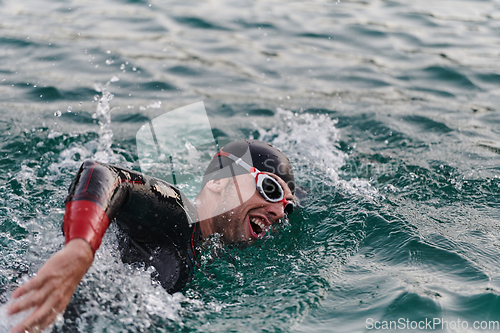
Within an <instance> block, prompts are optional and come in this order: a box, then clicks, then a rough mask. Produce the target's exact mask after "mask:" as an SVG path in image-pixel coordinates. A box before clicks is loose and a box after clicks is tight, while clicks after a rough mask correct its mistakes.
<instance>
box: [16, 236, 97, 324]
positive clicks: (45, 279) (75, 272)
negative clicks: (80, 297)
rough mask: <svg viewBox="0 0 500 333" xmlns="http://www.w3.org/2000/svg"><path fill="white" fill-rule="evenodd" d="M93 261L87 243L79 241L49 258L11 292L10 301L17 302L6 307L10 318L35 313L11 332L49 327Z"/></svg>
mask: <svg viewBox="0 0 500 333" xmlns="http://www.w3.org/2000/svg"><path fill="white" fill-rule="evenodd" d="M93 260H94V252H93V251H92V248H91V246H90V244H89V243H88V242H87V241H85V240H83V239H81V238H76V239H73V240H71V241H70V242H68V243H67V244H66V246H64V248H63V249H62V250H60V251H59V252H57V253H56V254H54V255H53V256H52V257H50V259H49V260H47V262H46V263H45V264H44V265H43V266H42V268H40V270H39V271H38V273H37V275H36V276H35V277H34V278H32V279H31V280H30V281H28V282H27V283H25V284H24V285H22V286H21V287H19V288H17V289H16V290H15V291H14V293H12V298H14V299H16V298H17V300H16V301H14V303H13V304H12V305H11V306H10V307H9V308H8V313H9V315H12V314H15V313H18V312H21V311H25V310H28V309H30V308H35V310H34V311H33V313H32V314H31V315H30V316H29V317H28V318H26V319H25V320H24V321H23V322H22V323H20V324H18V325H17V326H15V327H14V328H13V329H12V331H11V333H18V332H26V331H28V332H39V331H41V330H43V329H44V328H45V327H47V326H49V325H50V324H51V323H52V322H53V321H54V320H55V319H56V316H57V314H59V313H61V312H63V311H64V310H65V309H66V306H67V305H68V303H69V301H70V300H71V297H72V296H73V293H74V292H75V289H76V287H77V286H78V284H79V283H80V281H81V280H82V278H83V276H84V275H85V273H87V270H88V269H89V268H90V266H91V265H92V261H93ZM23 295H25V296H24V297H23V298H21V299H19V297H21V296H23Z"/></svg>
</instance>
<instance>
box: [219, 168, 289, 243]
mask: <svg viewBox="0 0 500 333" xmlns="http://www.w3.org/2000/svg"><path fill="white" fill-rule="evenodd" d="M264 173H266V174H268V175H269V176H271V177H273V178H274V179H276V180H277V181H278V182H279V184H280V185H281V187H282V188H283V190H284V196H285V198H286V199H287V200H289V201H292V200H293V195H292V192H291V191H290V188H289V187H288V185H286V183H285V182H284V181H283V180H282V179H281V178H279V177H278V176H276V175H274V174H272V173H268V172H264ZM225 181H227V184H226V186H225V189H224V190H223V192H222V194H221V200H220V201H219V204H218V205H217V209H216V215H217V216H215V217H214V226H215V228H216V232H218V233H220V234H222V237H223V239H224V240H225V241H226V242H228V243H236V242H248V241H253V240H256V239H258V238H262V237H263V236H264V235H265V234H266V232H267V231H268V230H269V228H270V227H271V225H273V224H274V223H277V222H278V221H279V220H280V219H282V218H283V217H284V216H285V212H284V209H285V204H284V203H283V202H274V203H273V202H269V201H267V200H265V199H264V198H263V197H262V196H261V195H260V194H259V192H258V191H257V189H256V186H255V179H254V178H253V177H252V176H251V175H250V174H243V175H238V176H236V177H233V178H226V179H225ZM238 192H240V193H239V194H238ZM228 207H231V208H232V207H236V208H232V209H228Z"/></svg>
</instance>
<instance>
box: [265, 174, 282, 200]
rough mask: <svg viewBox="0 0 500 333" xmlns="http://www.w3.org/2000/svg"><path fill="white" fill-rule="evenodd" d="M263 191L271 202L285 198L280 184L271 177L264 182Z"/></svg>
mask: <svg viewBox="0 0 500 333" xmlns="http://www.w3.org/2000/svg"><path fill="white" fill-rule="evenodd" d="M262 190H263V191H264V193H265V194H266V195H267V197H268V198H269V199H271V200H279V199H281V197H282V196H283V190H282V188H281V186H280V184H278V183H277V182H276V180H274V179H273V178H271V177H266V178H264V179H263V180H262Z"/></svg>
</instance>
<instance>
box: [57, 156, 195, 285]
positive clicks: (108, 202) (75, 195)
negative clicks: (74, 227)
mask: <svg viewBox="0 0 500 333" xmlns="http://www.w3.org/2000/svg"><path fill="white" fill-rule="evenodd" d="M80 200H84V201H86V202H87V203H89V204H92V203H95V204H97V205H98V206H99V207H100V208H102V209H103V210H104V212H105V214H106V215H107V218H108V219H109V221H110V222H112V221H113V220H114V221H116V223H117V225H118V227H119V229H120V233H119V236H118V239H119V247H120V251H121V256H122V260H123V261H124V262H126V263H135V262H137V263H144V264H145V265H146V266H154V267H155V268H156V271H157V278H158V280H159V281H160V283H161V285H162V286H163V287H164V288H165V289H166V290H167V291H168V292H169V293H173V292H176V291H179V290H181V289H182V288H183V287H184V286H185V284H186V283H187V282H188V281H189V279H190V277H191V276H192V273H193V269H194V266H195V262H196V257H197V255H198V254H197V250H196V248H197V245H198V243H199V240H200V238H201V236H200V228H199V225H198V222H197V212H196V209H195V208H194V207H193V206H192V205H191V203H190V202H189V200H188V199H187V198H185V196H184V195H183V194H182V193H181V192H180V191H179V190H178V189H177V188H175V187H173V186H172V185H171V184H169V183H167V182H165V181H162V180H160V179H157V178H153V177H148V176H145V175H143V174H141V173H138V172H135V171H130V170H126V169H123V168H120V167H117V166H112V165H108V164H103V163H98V162H94V161H86V162H84V163H83V165H82V166H81V167H80V170H79V171H78V173H77V175H76V177H75V179H74V180H73V182H72V184H71V186H70V188H69V195H68V197H67V198H66V201H65V202H66V215H68V216H70V214H69V212H68V210H71V205H68V203H72V204H74V202H75V201H80ZM90 202H92V203H90ZM79 204H81V202H80V203H79ZM78 214H80V215H81V213H78ZM66 215H65V217H66ZM65 223H69V222H66V221H65ZM71 223H75V222H71ZM77 223H82V222H77ZM85 223H86V222H85ZM95 223H101V224H102V223H103V222H95ZM101 227H102V228H104V229H103V230H105V229H106V228H107V225H104V226H99V228H101ZM94 229H95V225H94ZM100 237H102V236H100ZM98 244H100V239H99V243H98ZM98 246H99V245H97V246H96V247H98ZM94 250H96V248H94Z"/></svg>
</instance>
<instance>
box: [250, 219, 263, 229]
mask: <svg viewBox="0 0 500 333" xmlns="http://www.w3.org/2000/svg"><path fill="white" fill-rule="evenodd" d="M250 221H252V223H255V224H257V225H258V226H259V227H260V228H261V229H262V230H263V231H264V230H266V225H265V224H264V223H263V222H262V221H261V220H259V219H257V218H255V217H254V218H252V219H251V220H250Z"/></svg>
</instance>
